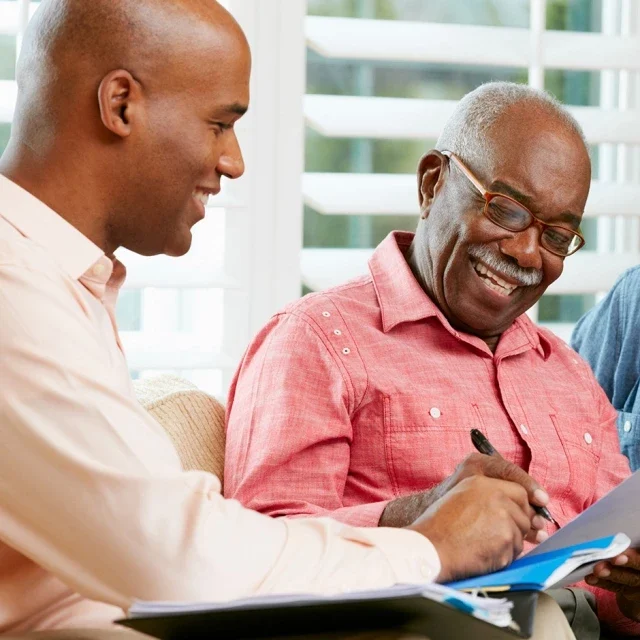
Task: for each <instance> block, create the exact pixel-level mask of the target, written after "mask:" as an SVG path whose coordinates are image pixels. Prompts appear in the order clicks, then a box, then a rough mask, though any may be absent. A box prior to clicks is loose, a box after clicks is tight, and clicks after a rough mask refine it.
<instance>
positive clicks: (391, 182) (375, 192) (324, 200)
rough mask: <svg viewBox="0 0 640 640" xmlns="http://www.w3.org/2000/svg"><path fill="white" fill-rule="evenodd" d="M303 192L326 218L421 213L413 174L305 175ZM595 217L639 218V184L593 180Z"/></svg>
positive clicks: (589, 209)
mask: <svg viewBox="0 0 640 640" xmlns="http://www.w3.org/2000/svg"><path fill="white" fill-rule="evenodd" d="M425 151H426V149H425ZM302 191H303V194H304V202H305V204H306V205H307V206H310V207H312V208H313V209H314V210H315V211H317V212H318V213H322V214H327V215H355V214H363V215H367V214H369V215H417V213H418V187H417V181H416V176H415V175H412V174H390V173H305V174H304V176H303V179H302ZM594 216H626V217H632V218H638V217H640V185H636V184H628V183H627V184H620V183H615V182H601V181H597V180H594V181H593V182H592V183H591V190H590V192H589V199H588V200H587V206H586V209H585V217H594Z"/></svg>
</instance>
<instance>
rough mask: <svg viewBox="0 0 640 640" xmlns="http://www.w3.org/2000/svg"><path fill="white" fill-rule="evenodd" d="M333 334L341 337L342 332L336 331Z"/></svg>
mask: <svg viewBox="0 0 640 640" xmlns="http://www.w3.org/2000/svg"><path fill="white" fill-rule="evenodd" d="M333 333H334V334H335V335H337V336H341V335H342V331H340V329H336V330H335V331H334V332H333Z"/></svg>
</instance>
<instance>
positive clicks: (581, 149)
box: [225, 83, 640, 632]
mask: <svg viewBox="0 0 640 640" xmlns="http://www.w3.org/2000/svg"><path fill="white" fill-rule="evenodd" d="M590 175H591V171H590V162H589V155H588V152H587V148H586V144H585V141H584V139H583V137H582V133H581V131H580V128H579V126H578V125H577V123H576V122H575V121H574V120H573V119H572V117H571V116H570V115H569V114H568V113H567V112H566V111H565V110H564V109H563V108H562V107H561V106H560V105H559V104H558V103H557V102H556V101H555V100H553V99H552V98H551V97H550V96H548V95H546V94H544V93H542V92H538V91H535V90H533V89H530V88H527V87H524V86H518V85H513V84H506V83H497V84H488V85H485V86H482V87H481V88H479V89H477V90H476V91H474V92H472V93H471V94H469V95H467V96H466V97H465V98H464V99H463V100H462V101H461V102H460V104H459V106H458V107H457V109H456V111H455V113H454V115H453V116H452V118H451V120H450V121H449V123H448V124H447V126H446V127H445V129H444V131H443V133H442V136H441V137H440V139H439V141H438V144H437V148H436V149H435V150H433V151H430V152H429V153H427V154H426V155H425V156H424V157H423V158H422V160H421V161H420V165H419V168H418V198H419V202H420V210H421V215H420V222H419V224H418V228H417V232H416V234H415V235H413V234H410V233H397V232H396V233H392V234H391V235H390V236H388V237H387V238H386V240H384V241H383V243H382V244H381V245H380V246H379V247H378V248H377V249H376V251H375V252H374V254H373V257H372V258H371V260H370V262H369V274H368V275H366V276H363V277H360V278H357V279H355V280H353V281H351V282H348V283H347V284H344V285H342V286H339V287H336V288H334V289H331V290H329V291H325V292H323V293H320V294H314V295H311V296H308V297H306V298H304V299H303V300H301V301H299V302H297V303H295V304H292V305H291V306H289V307H288V308H287V309H285V310H284V311H283V312H282V313H279V314H277V315H276V316H275V317H274V318H272V320H271V321H270V322H269V324H268V325H267V326H266V327H265V328H264V329H263V330H262V332H261V333H260V334H259V335H258V337H257V338H256V340H255V342H254V343H253V344H252V345H251V346H250V348H249V350H248V351H247V353H246V355H245V357H244V360H243V362H242V365H241V367H240V369H239V371H238V373H237V375H236V379H235V382H234V384H233V386H232V389H231V393H230V400H229V422H228V433H227V437H228V441H227V467H226V472H225V492H226V495H227V496H229V497H234V498H237V499H239V500H240V501H241V502H243V503H244V504H245V505H246V506H250V507H251V508H254V509H257V510H259V511H262V512H263V513H268V514H270V515H276V516H283V515H284V516H312V515H313V516H319V515H329V516H332V517H334V518H336V519H338V520H340V521H342V522H346V523H350V524H357V525H359V526H376V525H380V526H404V525H406V523H407V522H410V521H411V519H412V518H414V517H415V515H416V514H417V513H419V512H420V511H422V510H423V509H424V508H425V507H426V506H427V505H429V504H430V503H431V501H432V500H435V499H437V498H438V497H439V496H442V495H445V494H446V492H447V491H449V490H450V489H451V487H452V486H455V485H456V484H457V483H458V482H459V481H460V479H462V478H465V477H469V476H470V475H474V474H487V473H493V472H494V471H493V470H487V468H486V467H485V466H484V465H485V464H488V463H490V462H491V458H489V457H487V456H480V457H478V456H473V455H472V456H471V457H469V458H466V459H465V456H467V455H468V454H469V452H471V451H473V447H472V443H471V441H470V438H469V430H470V429H471V428H474V427H475V428H477V429H480V430H481V431H483V432H484V433H485V434H486V435H487V437H488V438H489V440H490V441H491V442H492V443H493V445H494V446H495V447H496V448H497V449H498V450H499V451H500V452H501V453H502V455H503V456H504V457H505V458H506V459H507V460H509V461H511V462H512V463H514V464H515V465H517V466H519V467H522V468H524V469H526V470H528V472H529V474H531V476H532V477H533V478H535V479H536V480H538V481H539V482H540V484H541V485H542V486H544V487H545V488H546V490H547V492H548V494H549V496H550V498H551V499H550V502H549V508H550V510H551V512H552V514H553V516H554V517H555V519H556V520H557V522H558V523H559V524H560V525H563V524H565V523H566V522H568V521H569V520H571V519H572V518H573V517H575V516H576V515H577V514H579V513H580V512H581V511H583V510H584V509H585V508H586V507H588V506H589V505H590V504H592V503H593V502H595V501H596V500H597V499H598V498H599V497H600V496H602V495H604V494H605V493H606V492H608V491H609V490H610V489H611V488H612V487H614V486H615V485H616V484H617V483H619V482H620V481H621V480H622V479H623V478H624V477H626V476H627V475H628V474H629V467H628V464H627V461H626V459H625V458H624V457H623V456H621V455H620V453H619V450H618V440H617V434H616V430H615V419H616V414H615V411H614V410H613V408H612V407H611V405H610V404H609V402H608V400H607V398H606V396H605V395H604V393H603V392H602V390H601V389H600V387H599V386H598V384H597V382H596V380H595V379H594V377H593V375H592V374H591V372H590V370H589V368H588V367H587V365H586V364H585V363H584V362H583V361H581V360H580V359H579V358H577V357H576V355H575V353H574V352H573V351H572V350H571V349H570V348H569V347H568V346H566V345H565V344H563V343H562V342H561V341H560V340H559V339H557V338H556V337H555V336H554V335H553V334H551V333H550V332H548V331H545V330H543V329H540V328H538V327H536V326H535V325H534V324H533V323H532V322H531V321H530V320H529V319H528V318H527V316H526V315H524V313H525V311H526V310H527V309H529V308H530V307H531V306H532V305H533V304H534V303H535V302H536V301H537V300H538V299H539V298H540V296H541V295H542V294H543V293H544V291H545V290H546V288H547V287H548V286H549V285H550V284H551V283H552V282H553V281H554V280H556V279H557V278H558V277H559V276H560V274H561V273H562V269H563V264H564V260H565V258H568V259H570V257H569V256H570V255H571V254H572V253H574V252H575V251H577V250H578V249H580V247H581V246H582V244H583V239H582V236H581V235H580V232H579V225H580V221H581V218H582V212H583V210H584V206H585V202H586V199H587V194H588V191H589V184H590ZM463 459H465V460H464V462H462V463H461V461H462V460H463ZM547 528H548V532H549V533H552V532H553V531H554V530H555V528H554V525H551V524H548V525H547ZM633 558H634V560H633V561H629V562H628V565H627V566H628V568H627V569H626V571H627V572H630V573H632V574H633V575H634V576H638V575H640V574H637V573H634V571H635V569H637V568H640V563H637V562H636V561H635V555H634V556H633ZM627 560H629V559H628V558H627ZM620 561H621V562H622V561H624V559H621V560H620ZM631 567H633V568H631ZM601 568H602V569H603V571H605V572H606V571H608V570H609V569H607V568H604V567H601ZM602 575H603V576H604V575H605V574H602ZM612 575H613V574H612ZM624 577H626V576H623V578H624ZM618 578H619V576H618ZM623 578H620V580H622V579H623ZM634 579H635V578H634ZM604 586H606V587H607V588H610V589H611V590H614V591H615V590H616V587H615V585H614V586H612V585H611V584H610V583H604ZM638 593H639V591H638V590H637V589H635V590H630V591H627V592H625V593H621V594H620V595H619V596H618V598H617V602H616V597H615V595H614V594H612V593H606V592H604V591H602V590H598V615H599V617H600V619H601V620H603V621H605V622H607V623H611V624H613V625H614V626H616V628H617V629H618V630H630V631H632V632H637V631H638V630H640V626H638V625H636V624H635V621H637V620H640V606H639V605H640V602H638V601H637V599H636V597H637V595H638ZM618 605H619V606H618Z"/></svg>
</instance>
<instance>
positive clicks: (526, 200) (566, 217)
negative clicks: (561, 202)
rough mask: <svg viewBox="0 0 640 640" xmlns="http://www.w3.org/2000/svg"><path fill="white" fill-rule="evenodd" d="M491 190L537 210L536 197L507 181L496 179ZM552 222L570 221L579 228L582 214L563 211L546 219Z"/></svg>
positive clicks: (570, 224)
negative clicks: (551, 218) (519, 189)
mask: <svg viewBox="0 0 640 640" xmlns="http://www.w3.org/2000/svg"><path fill="white" fill-rule="evenodd" d="M489 191H493V192H494V193H495V192H497V193H504V194H505V195H507V196H510V197H511V198H513V199H514V200H517V201H518V202H521V203H522V204H523V205H524V206H525V207H527V209H530V210H531V211H536V209H537V207H536V203H535V199H534V198H532V197H531V196H528V195H526V194H524V193H522V192H520V191H518V189H516V188H515V187H512V186H511V185H510V184H507V183H506V182H502V180H496V181H495V182H492V183H491V185H490V187H489ZM545 222H548V223H550V224H557V223H559V222H565V223H568V224H569V226H571V227H572V228H573V229H578V228H579V227H580V223H581V222H582V216H581V215H578V214H577V213H573V212H572V211H563V212H562V213H560V214H559V215H557V216H555V217H554V219H553V220H545Z"/></svg>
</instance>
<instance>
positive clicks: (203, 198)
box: [191, 189, 217, 207]
mask: <svg viewBox="0 0 640 640" xmlns="http://www.w3.org/2000/svg"><path fill="white" fill-rule="evenodd" d="M216 193H217V191H213V190H211V189H195V190H194V192H193V193H192V194H191V195H192V196H193V198H194V199H195V200H197V201H198V202H200V203H202V206H204V207H206V206H207V203H208V202H209V196H214V195H216Z"/></svg>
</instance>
